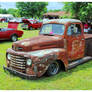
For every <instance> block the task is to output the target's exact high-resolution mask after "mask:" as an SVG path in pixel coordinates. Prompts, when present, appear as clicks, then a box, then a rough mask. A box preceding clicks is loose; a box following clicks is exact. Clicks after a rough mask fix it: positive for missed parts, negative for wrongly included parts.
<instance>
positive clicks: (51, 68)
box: [49, 63, 59, 75]
mask: <svg viewBox="0 0 92 92" xmlns="http://www.w3.org/2000/svg"><path fill="white" fill-rule="evenodd" d="M58 70H59V65H58V63H52V64H51V65H50V66H49V72H50V74H51V75H55V74H57V72H58Z"/></svg>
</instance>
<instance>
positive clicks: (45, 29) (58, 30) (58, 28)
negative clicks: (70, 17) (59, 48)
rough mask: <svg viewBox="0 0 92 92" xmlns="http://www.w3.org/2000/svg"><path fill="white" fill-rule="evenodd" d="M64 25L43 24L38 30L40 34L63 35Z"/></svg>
mask: <svg viewBox="0 0 92 92" xmlns="http://www.w3.org/2000/svg"><path fill="white" fill-rule="evenodd" d="M64 29H65V26H64V24H44V25H43V26H42V28H41V30H40V34H51V35H54V34H56V35H63V34H64Z"/></svg>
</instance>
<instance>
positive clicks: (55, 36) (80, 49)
mask: <svg viewBox="0 0 92 92" xmlns="http://www.w3.org/2000/svg"><path fill="white" fill-rule="evenodd" d="M91 59H92V34H87V33H86V34H84V30H83V25H82V23H81V21H80V20H77V19H52V20H48V21H44V23H43V25H42V27H41V29H40V32H39V36H37V37H33V38H28V39H24V40H21V41H17V42H14V43H13V45H12V48H9V49H8V50H7V53H6V62H7V67H5V66H3V68H4V70H5V71H7V70H8V71H9V72H10V73H12V74H15V75H17V76H20V77H22V78H27V79H33V78H39V77H41V76H42V75H43V74H47V75H48V76H52V75H56V74H57V73H58V72H59V71H60V70H64V71H67V70H68V69H71V68H73V67H75V66H77V65H79V64H82V63H84V62H87V61H89V60H91Z"/></svg>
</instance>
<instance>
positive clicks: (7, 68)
mask: <svg viewBox="0 0 92 92" xmlns="http://www.w3.org/2000/svg"><path fill="white" fill-rule="evenodd" d="M3 69H4V71H9V72H10V73H11V74H13V75H16V76H19V77H21V78H23V79H37V76H36V75H27V74H25V73H21V72H18V71H16V70H14V69H11V68H9V67H5V66H3Z"/></svg>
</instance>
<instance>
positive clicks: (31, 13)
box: [16, 2, 48, 17]
mask: <svg viewBox="0 0 92 92" xmlns="http://www.w3.org/2000/svg"><path fill="white" fill-rule="evenodd" d="M47 5H48V3H46V2H17V3H16V7H17V8H18V9H19V13H20V15H21V17H42V15H43V13H45V12H46V11H47V8H46V6H47Z"/></svg>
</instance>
